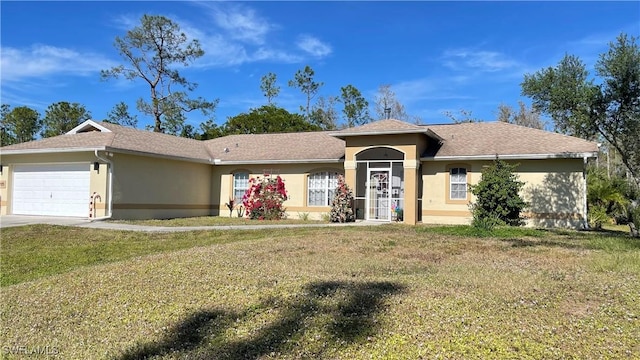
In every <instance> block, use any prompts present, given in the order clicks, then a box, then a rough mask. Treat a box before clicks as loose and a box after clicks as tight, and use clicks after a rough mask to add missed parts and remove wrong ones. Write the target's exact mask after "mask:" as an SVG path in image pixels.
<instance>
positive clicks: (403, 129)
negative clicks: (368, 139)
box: [331, 119, 426, 137]
mask: <svg viewBox="0 0 640 360" xmlns="http://www.w3.org/2000/svg"><path fill="white" fill-rule="evenodd" d="M425 131H426V129H425V128H424V127H422V126H419V125H415V124H411V123H408V122H406V121H402V120H397V119H383V120H377V121H373V122H370V123H368V124H364V125H360V126H356V127H352V128H346V129H342V130H340V131H336V132H333V133H332V134H331V135H333V136H336V137H345V136H359V135H382V134H406V133H424V132H425Z"/></svg>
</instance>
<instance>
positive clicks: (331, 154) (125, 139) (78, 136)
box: [1, 120, 598, 163]
mask: <svg viewBox="0 0 640 360" xmlns="http://www.w3.org/2000/svg"><path fill="white" fill-rule="evenodd" d="M95 124H97V125H99V126H102V127H104V128H106V129H107V130H109V131H110V132H100V131H88V132H77V133H74V134H66V135H60V136H56V137H51V138H46V139H40V140H36V141H30V142H26V143H21V144H15V145H10V146H5V147H3V148H1V150H2V152H3V153H7V152H8V153H14V152H18V153H23V152H24V153H28V152H47V151H51V152H55V151H74V150H78V151H81V150H85V151H86V150H93V149H99V150H102V149H104V150H112V151H118V150H120V151H130V152H137V153H143V154H149V155H156V156H157V155H160V156H167V157H173V158H183V159H188V160H192V161H198V162H212V161H214V160H215V162H217V163H254V162H258V163H260V162H305V161H307V162H313V161H318V162H319V161H339V160H340V159H342V158H343V157H344V155H345V142H344V140H341V139H340V138H343V137H345V136H359V135H370V134H398V135H401V134H405V133H424V134H425V135H426V136H430V137H431V138H432V139H434V141H430V142H429V143H430V144H431V145H433V144H436V146H430V147H429V148H428V149H427V151H426V152H425V154H423V158H427V159H428V158H433V159H447V158H454V157H457V158H460V157H476V158H477V157H483V156H484V157H493V156H495V155H496V154H498V155H514V156H515V155H518V156H525V157H531V158H536V157H545V156H558V157H567V156H578V155H580V154H584V153H595V152H597V151H598V146H597V144H596V143H594V142H591V141H586V140H582V139H579V138H575V137H571V136H566V135H561V134H557V133H552V132H548V131H542V130H536V129H531V128H527V127H522V126H517V125H512V124H507V123H501V122H493V123H488V122H481V123H463V124H448V125H422V126H419V125H413V124H409V123H405V122H402V121H399V120H380V121H377V122H373V123H370V124H367V125H364V126H360V127H356V128H351V129H345V130H342V131H337V132H303V133H282V134H250V135H230V136H225V137H222V138H217V139H213V140H207V141H198V140H192V139H186V138H181V137H176V136H172V135H166V134H160V133H154V132H150V131H144V130H137V129H132V128H127V127H123V126H119V125H114V124H109V123H104V122H95ZM88 129H89V130H94V129H93V128H92V127H91V126H88ZM437 137H439V138H440V139H436V138H437ZM437 140H441V141H440V144H439V145H438V141H437Z"/></svg>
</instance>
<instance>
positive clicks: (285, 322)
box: [1, 225, 640, 359]
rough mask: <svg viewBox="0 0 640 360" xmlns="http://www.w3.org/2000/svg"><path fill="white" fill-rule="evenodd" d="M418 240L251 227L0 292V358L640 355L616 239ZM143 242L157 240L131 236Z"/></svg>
mask: <svg viewBox="0 0 640 360" xmlns="http://www.w3.org/2000/svg"><path fill="white" fill-rule="evenodd" d="M418 230H419V231H416V228H414V227H409V226H401V225H389V226H380V227H370V228H368V227H358V228H355V227H353V228H309V229H282V230H275V231H272V230H264V231H258V232H255V233H259V234H261V235H260V236H256V237H255V238H248V239H246V240H244V241H237V242H222V243H215V242H213V241H212V243H211V244H208V245H206V246H196V247H192V248H188V249H182V250H178V251H170V252H168V251H164V252H161V253H156V254H151V255H146V256H140V257H134V258H129V259H126V260H122V261H118V262H112V263H108V264H99V265H95V266H81V267H76V268H75V269H74V270H72V271H70V272H66V273H61V274H58V275H54V276H49V277H46V278H41V279H38V280H35V281H31V282H25V283H21V284H17V285H12V286H9V287H5V288H3V294H2V296H3V301H2V311H1V315H2V321H3V322H4V324H3V326H2V332H1V340H2V346H4V348H3V355H4V356H5V357H6V358H13V357H20V356H19V354H18V351H13V352H12V351H8V350H12V349H14V350H15V349H19V347H20V346H22V347H23V348H24V349H26V350H29V349H42V348H44V347H48V348H47V349H53V350H55V351H56V352H57V355H58V357H60V358H65V359H87V358H105V359H139V358H162V359H165V358H166V359H170V358H171V359H182V358H187V357H188V358H197V359H218V358H220V359H222V358H230V359H238V358H260V359H276V358H277V359H282V358H285V359H287V358H331V359H333V358H343V359H365V358H366V359H369V358H376V359H383V358H384V359H394V358H397V359H407V358H438V357H439V358H446V359H491V358H494V359H504V358H514V359H515V358H517V359H541V358H580V359H584V358H633V357H634V356H637V354H640V341H639V339H640V330H639V329H640V281H638V280H640V279H639V277H640V270H639V269H638V267H637V266H635V265H634V264H633V263H629V262H634V261H636V260H637V257H638V253H639V252H640V247H639V246H637V245H635V244H634V243H633V242H627V241H629V239H627V238H623V237H607V238H604V237H602V236H600V235H598V234H596V235H592V234H587V233H573V232H566V233H554V232H546V233H545V234H544V236H533V237H532V236H516V237H501V238H496V237H486V238H475V237H469V236H458V235H446V234H442V233H441V232H442V231H437V230H434V231H425V230H423V229H418ZM41 231H42V236H43V238H42V239H41V240H42V241H46V236H47V231H46V229H44V228H43V229H41ZM105 233H107V234H109V233H110V232H105ZM136 234H137V233H136ZM198 234H199V235H198V236H202V237H203V238H205V237H206V233H205V232H200V233H198ZM200 234H203V235H200ZM4 236H5V235H4V234H3V247H4V246H5V244H4V240H5V237H4ZM139 236H143V234H140V235H139ZM155 236H160V237H162V236H167V235H166V234H155V235H151V238H149V239H146V240H144V241H148V242H153V241H155ZM210 236H211V237H220V236H224V234H222V233H217V232H212V233H210ZM69 240H70V241H78V242H80V243H82V240H81V239H75V240H73V239H69ZM85 241H87V240H86V239H85ZM144 241H143V242H144ZM632 241H635V240H632ZM616 242H619V243H621V244H616ZM25 251H27V250H25ZM616 257H617V260H616V259H615V258H616ZM3 260H4V251H3ZM616 261H617V262H618V263H619V264H618V265H616V266H608V267H607V266H599V265H598V264H600V263H603V264H611V262H616Z"/></svg>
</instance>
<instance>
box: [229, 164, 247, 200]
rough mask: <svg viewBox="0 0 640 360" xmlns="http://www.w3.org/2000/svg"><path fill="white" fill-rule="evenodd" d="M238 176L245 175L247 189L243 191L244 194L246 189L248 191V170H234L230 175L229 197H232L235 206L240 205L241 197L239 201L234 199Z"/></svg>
mask: <svg viewBox="0 0 640 360" xmlns="http://www.w3.org/2000/svg"><path fill="white" fill-rule="evenodd" d="M239 174H246V175H247V188H246V189H245V192H246V191H247V189H249V180H250V179H251V172H250V171H248V170H236V171H233V172H232V173H231V193H230V195H229V197H233V199H234V200H235V201H236V204H240V203H242V197H240V199H236V197H235V196H236V175H239Z"/></svg>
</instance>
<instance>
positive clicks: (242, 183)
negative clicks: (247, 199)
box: [233, 172, 249, 203]
mask: <svg viewBox="0 0 640 360" xmlns="http://www.w3.org/2000/svg"><path fill="white" fill-rule="evenodd" d="M248 188H249V174H248V173H246V172H237V173H235V174H233V198H234V200H235V201H236V203H240V202H242V197H243V196H244V193H245V192H246V191H247V189H248Z"/></svg>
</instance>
